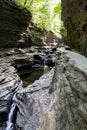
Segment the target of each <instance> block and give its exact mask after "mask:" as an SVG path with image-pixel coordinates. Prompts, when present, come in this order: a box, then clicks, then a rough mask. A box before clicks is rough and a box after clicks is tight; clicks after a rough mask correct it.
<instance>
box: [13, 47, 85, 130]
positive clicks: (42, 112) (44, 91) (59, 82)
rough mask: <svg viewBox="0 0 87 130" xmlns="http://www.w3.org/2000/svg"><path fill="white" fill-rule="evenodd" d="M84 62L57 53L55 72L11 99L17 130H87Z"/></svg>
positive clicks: (68, 53) (78, 57)
mask: <svg viewBox="0 0 87 130" xmlns="http://www.w3.org/2000/svg"><path fill="white" fill-rule="evenodd" d="M86 64H87V58H85V57H83V56H81V55H80V54H77V53H74V52H70V51H66V50H64V49H63V48H61V49H58V50H57V59H56V65H55V70H54V71H53V70H52V71H51V72H50V73H49V74H46V75H44V76H42V77H41V78H40V80H38V81H36V82H35V83H34V84H32V85H30V86H29V87H27V88H23V89H19V90H18V91H17V93H16V94H15V95H14V98H13V99H14V102H16V103H17V106H18V108H19V112H18V114H17V120H16V128H17V130H49V129H50V130H87V120H86V118H87V67H86Z"/></svg>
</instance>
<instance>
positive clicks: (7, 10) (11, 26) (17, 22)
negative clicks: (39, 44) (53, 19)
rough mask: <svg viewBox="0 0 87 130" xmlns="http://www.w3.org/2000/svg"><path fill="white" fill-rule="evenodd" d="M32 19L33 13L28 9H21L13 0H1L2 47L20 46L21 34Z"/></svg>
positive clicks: (0, 42)
mask: <svg viewBox="0 0 87 130" xmlns="http://www.w3.org/2000/svg"><path fill="white" fill-rule="evenodd" d="M30 21H31V13H30V12H28V11H27V10H26V9H21V8H20V7H19V6H17V5H16V4H15V3H14V2H13V1H11V0H1V1H0V47H18V40H19V39H20V37H21V36H20V35H21V33H23V32H24V31H25V30H26V29H27V26H28V25H29V22H30ZM28 39H29V37H28ZM30 42H31V39H30Z"/></svg>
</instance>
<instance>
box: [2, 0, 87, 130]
mask: <svg viewBox="0 0 87 130" xmlns="http://www.w3.org/2000/svg"><path fill="white" fill-rule="evenodd" d="M61 2H62V14H61V15H62V20H63V21H64V25H65V28H66V30H67V37H65V38H64V39H60V38H59V37H56V36H55V34H53V33H52V32H50V31H49V32H46V30H45V31H42V30H41V29H40V28H38V27H36V25H34V23H33V22H32V20H31V19H32V15H31V13H30V12H29V11H27V10H26V9H24V8H21V7H20V6H19V5H17V4H16V3H14V1H11V0H1V1H0V12H1V13H0V130H87V58H86V57H85V56H87V49H86V48H87V46H86V44H87V43H86V39H87V38H86V22H87V21H86V17H87V12H86V4H87V2H86V0H77V1H75V0H66V1H65V0H62V1H61ZM5 19H7V20H5ZM34 33H35V37H34ZM44 33H45V41H46V42H43V36H44ZM31 34H33V35H31ZM47 34H49V36H47ZM38 36H40V37H38ZM48 37H49V38H48ZM33 38H34V39H33ZM46 38H47V39H46ZM51 38H52V40H51ZM54 39H56V40H55V41H57V43H56V44H54V43H53V41H54ZM73 50H74V51H73ZM47 67H49V68H48V69H47V70H45V69H46V68H47ZM40 69H41V71H39V70H40ZM36 70H37V71H36ZM34 71H36V72H34ZM45 71H46V72H45ZM36 74H37V75H39V76H37V75H36ZM27 75H29V76H31V77H28V78H27V77H26V76H27ZM34 76H36V79H35V81H34V80H33V81H32V79H34ZM22 78H26V79H27V80H28V82H29V83H27V80H26V79H25V80H26V81H24V82H23V81H22V80H23V79H22ZM30 78H31V81H29V80H30Z"/></svg>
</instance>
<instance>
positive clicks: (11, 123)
mask: <svg viewBox="0 0 87 130" xmlns="http://www.w3.org/2000/svg"><path fill="white" fill-rule="evenodd" d="M16 108H17V106H16V104H15V103H13V104H12V105H11V108H10V112H9V115H8V121H7V127H6V130H14V120H15V119H14V116H15V112H16Z"/></svg>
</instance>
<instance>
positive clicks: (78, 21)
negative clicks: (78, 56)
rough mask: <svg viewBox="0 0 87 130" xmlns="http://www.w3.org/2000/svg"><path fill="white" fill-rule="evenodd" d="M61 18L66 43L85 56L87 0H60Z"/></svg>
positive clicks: (86, 54)
mask: <svg viewBox="0 0 87 130" xmlns="http://www.w3.org/2000/svg"><path fill="white" fill-rule="evenodd" d="M62 20H63V22H64V25H65V27H66V29H67V44H68V45H70V46H71V47H72V48H75V49H77V50H79V51H80V52H82V54H84V55H85V56H87V1H86V0H62Z"/></svg>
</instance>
